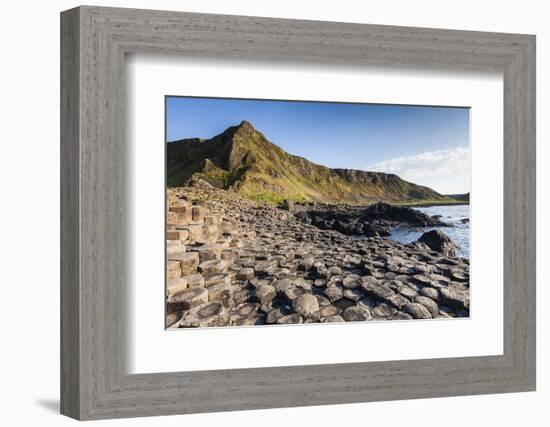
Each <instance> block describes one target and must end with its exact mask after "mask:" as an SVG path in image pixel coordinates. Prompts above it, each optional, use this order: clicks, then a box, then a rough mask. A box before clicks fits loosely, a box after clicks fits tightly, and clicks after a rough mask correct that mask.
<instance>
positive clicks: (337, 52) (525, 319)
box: [61, 6, 536, 420]
mask: <svg viewBox="0 0 550 427" xmlns="http://www.w3.org/2000/svg"><path fill="white" fill-rule="evenodd" d="M128 53H151V54H176V55H183V56H184V57H185V56H187V57H203V58H234V59H259V60H264V61H265V60H267V61H283V60H284V61H289V62H293V63H296V64H300V63H310V64H311V63H318V64H336V65H344V66H361V65H386V66H394V67H402V66H407V67H411V66H412V67H429V68H435V69H449V70H486V71H498V72H502V73H503V76H504V307H503V314H504V337H503V342H504V354H503V355H500V356H483V357H462V358H444V359H425V360H408V361H387V362H366V363H345V364H330V365H312V366H291V367H272V368H253V369H232V370H217V371H193V372H175V373H155V374H133V375H129V374H127V373H126V369H125V366H126V363H125V361H126V355H125V349H126V341H127V334H126V325H125V322H124V319H125V318H126V317H125V301H124V299H125V293H126V280H127V277H128V271H127V269H128V264H127V260H126V257H125V254H126V249H127V245H128V242H127V240H128V239H127V237H128V236H127V230H126V227H125V216H126V215H125V213H126V209H127V208H126V202H125V200H126V199H125V198H126V188H128V186H127V180H128V175H127V168H128V165H127V164H126V163H127V160H126V158H127V156H126V153H127V149H128V147H127V146H126V141H125V137H124V136H125V130H124V124H125V123H124V121H125V112H124V103H125V84H124V58H125V55H126V54H128ZM535 231H536V230H535V37H534V36H532V35H521V34H505V33H486V32H473V31H454V30H441V29H426V28H408V27H393V26H380V25H365V24H348V23H336V22H318V21H302V20H286V19H271V18H257V17H245V16H226V15H210V14H196V13H185V12H166V11H150V10H136V9H119V8H105V7H91V6H81V7H78V8H75V9H71V10H68V11H65V12H62V14H61V412H62V413H63V414H65V415H68V416H70V417H73V418H77V419H82V420H84V419H103V418H120V417H137V416H152V415H168V414H184V413H198V412H217V411H231V410H246V409H260V408H277V407H294V406H306V405H327V404H338V403H352V402H366V401H381V400H396V399H413V398H427V397H440V396H460V395H473V394H486V393H506V392H520V391H532V390H535V387H536V379H535V369H536V367H535V364H536V360H535V353H536V351H535V350H536V348H535V318H536V311H535V293H536V292H535V280H536V273H535V264H536V258H535V257H536V251H535V245H536V243H535V242H536V241H535V238H536V236H535Z"/></svg>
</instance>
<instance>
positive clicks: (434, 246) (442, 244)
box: [415, 230, 458, 256]
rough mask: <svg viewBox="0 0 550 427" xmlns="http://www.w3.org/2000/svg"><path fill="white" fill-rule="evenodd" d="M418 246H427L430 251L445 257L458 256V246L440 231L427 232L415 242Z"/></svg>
mask: <svg viewBox="0 0 550 427" xmlns="http://www.w3.org/2000/svg"><path fill="white" fill-rule="evenodd" d="M415 243H416V244H420V245H426V246H427V247H428V248H429V249H430V250H432V251H435V252H439V253H441V254H443V255H445V256H456V252H457V250H458V246H456V245H455V244H454V243H453V241H452V240H451V239H450V238H449V236H447V235H446V234H445V233H443V232H442V231H440V230H430V231H427V232H425V233H424V234H423V235H422V236H420V238H419V239H418V240H417V241H416V242H415Z"/></svg>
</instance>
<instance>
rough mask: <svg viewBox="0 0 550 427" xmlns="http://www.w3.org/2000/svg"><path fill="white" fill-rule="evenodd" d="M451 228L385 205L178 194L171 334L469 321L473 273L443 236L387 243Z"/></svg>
mask: <svg viewBox="0 0 550 427" xmlns="http://www.w3.org/2000/svg"><path fill="white" fill-rule="evenodd" d="M418 214H419V215H418ZM441 224H442V222H441V221H439V220H438V219H434V218H432V217H429V216H428V215H424V214H420V213H419V212H418V211H415V210H413V209H409V208H397V207H391V206H389V205H384V204H378V205H374V207H373V206H371V207H369V208H364V207H336V206H308V207H307V208H304V207H300V206H294V205H292V204H288V205H287V206H284V207H283V208H280V207H275V206H273V205H269V204H267V203H256V202H252V201H250V200H248V199H245V198H243V197H241V196H239V195H238V194H236V193H233V192H231V191H225V190H219V189H215V188H213V187H211V186H209V185H208V184H205V183H203V184H201V183H199V184H198V185H196V186H192V187H177V188H169V189H168V190H167V236H166V238H167V240H166V242H167V244H166V252H167V265H166V267H167V272H166V275H167V276H166V277H167V286H166V327H167V328H170V329H176V328H188V327H209V326H218V327H219V326H244V325H265V324H298V323H312V322H345V321H370V320H410V319H433V318H451V317H468V316H469V262H468V260H466V259H462V258H458V257H456V256H455V253H456V247H455V246H454V244H453V243H452V242H451V241H450V240H449V239H448V238H447V237H446V236H445V235H444V234H443V233H441V232H439V231H437V232H436V231H433V232H430V233H425V234H424V235H423V236H422V237H421V238H420V239H419V240H418V241H416V242H414V243H412V244H408V245H404V244H401V243H398V242H394V241H392V240H389V239H387V238H385V237H384V236H385V235H387V234H386V232H387V230H388V229H389V228H390V227H392V226H395V225H408V226H418V227H422V226H429V225H439V226H441ZM359 226H360V227H359ZM358 231H360V232H359V233H358ZM358 234H360V235H361V236H363V237H362V238H361V239H357V235H358Z"/></svg>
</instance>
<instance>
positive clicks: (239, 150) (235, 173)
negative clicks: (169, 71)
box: [167, 121, 453, 205]
mask: <svg viewBox="0 0 550 427" xmlns="http://www.w3.org/2000/svg"><path fill="white" fill-rule="evenodd" d="M198 179H202V180H205V181H207V182H208V183H210V184H211V185H213V186H214V187H217V188H221V189H226V190H227V189H231V190H233V191H236V192H238V193H240V194H242V195H244V196H246V197H248V198H249V199H252V200H263V201H269V202H274V203H278V202H281V201H283V200H294V201H304V202H307V201H315V202H323V203H336V204H340V203H345V204H352V205H365V204H371V203H374V202H377V201H385V202H390V203H416V202H433V203H445V202H451V203H452V202H453V199H451V198H449V197H447V196H443V195H441V194H439V193H437V192H436V191H434V190H432V189H430V188H428V187H423V186H420V185H416V184H413V183H411V182H408V181H405V180H403V179H401V178H400V177H398V176H397V175H394V174H386V173H381V172H367V171H361V170H350V169H331V168H328V167H326V166H322V165H318V164H315V163H313V162H311V161H309V160H307V159H305V158H303V157H299V156H294V155H292V154H289V153H287V152H285V151H284V150H282V149H281V148H280V147H278V146H277V145H275V144H273V143H272V142H270V141H269V140H268V139H267V138H266V137H265V136H264V135H263V134H262V133H261V132H259V131H257V130H256V129H255V128H254V127H253V126H252V124H251V123H249V122H246V121H243V122H241V123H240V124H239V125H238V126H232V127H230V128H228V129H226V130H225V131H224V132H222V133H221V134H219V135H217V136H215V137H213V138H211V139H206V140H205V139H198V138H192V139H183V140H179V141H173V142H169V143H168V144H167V184H168V186H169V187H178V186H183V185H187V184H189V183H190V182H193V181H196V180H198Z"/></svg>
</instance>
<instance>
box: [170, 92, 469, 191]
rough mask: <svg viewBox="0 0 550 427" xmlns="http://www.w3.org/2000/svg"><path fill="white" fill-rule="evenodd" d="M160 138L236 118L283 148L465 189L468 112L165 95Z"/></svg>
mask: <svg viewBox="0 0 550 427" xmlns="http://www.w3.org/2000/svg"><path fill="white" fill-rule="evenodd" d="M166 106H167V108H166V125H167V129H166V132H167V140H168V141H173V140H177V139H183V138H192V137H200V138H211V137H213V136H215V135H217V134H219V133H221V132H223V131H224V130H225V129H227V128H228V127H229V126H234V125H236V124H238V123H240V122H241V121H242V120H247V121H249V122H251V123H252V124H253V125H254V127H255V128H256V129H257V130H259V131H260V132H262V133H263V134H264V135H265V136H266V137H267V139H269V140H270V141H271V142H273V143H274V144H277V145H278V146H280V147H281V148H283V149H284V150H285V151H287V152H289V153H291V154H295V155H299V156H303V157H305V158H307V159H308V160H311V161H313V162H315V163H318V164H322V165H325V166H329V167H333V168H336V167H338V168H349V169H362V170H378V171H381V172H391V173H397V175H399V176H401V177H402V178H404V179H407V180H409V181H412V182H415V183H417V184H421V185H427V186H429V187H431V188H433V189H435V190H436V191H439V192H441V193H444V194H451V193H463V192H468V191H469V109H467V108H448V107H424V106H404V105H380V104H344V103H321V102H298V101H264V100H241V99H239V100H236V99H217V98H188V97H168V98H167V100H166Z"/></svg>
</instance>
